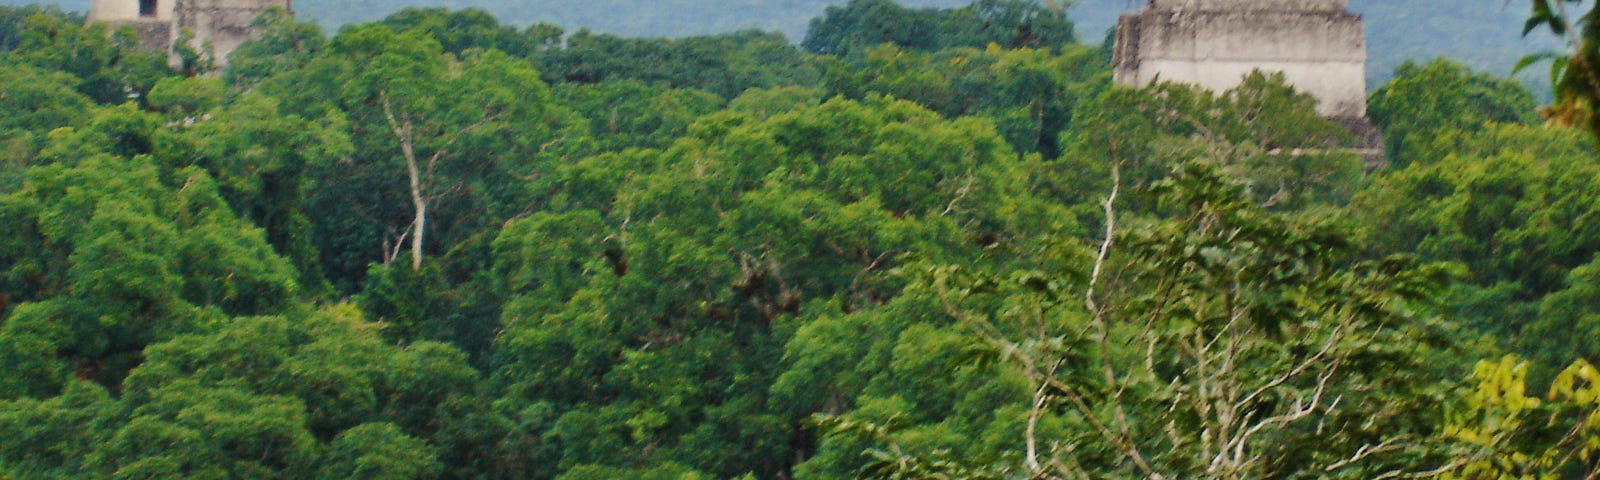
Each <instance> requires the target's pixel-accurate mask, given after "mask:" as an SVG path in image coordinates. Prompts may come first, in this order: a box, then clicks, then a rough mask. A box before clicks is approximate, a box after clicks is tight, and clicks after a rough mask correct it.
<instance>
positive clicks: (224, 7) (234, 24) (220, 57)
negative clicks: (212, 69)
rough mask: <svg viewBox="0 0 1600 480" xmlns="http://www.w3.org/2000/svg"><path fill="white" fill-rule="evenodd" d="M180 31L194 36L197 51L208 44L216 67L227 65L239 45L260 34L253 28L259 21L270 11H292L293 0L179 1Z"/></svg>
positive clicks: (177, 15)
mask: <svg viewBox="0 0 1600 480" xmlns="http://www.w3.org/2000/svg"><path fill="white" fill-rule="evenodd" d="M177 1H178V6H177V10H176V12H174V13H175V16H176V19H177V27H178V28H179V29H183V30H188V31H190V32H193V33H194V47H196V49H203V48H205V46H206V45H207V44H208V43H209V45H210V47H211V54H212V58H213V59H214V60H215V61H216V64H217V66H219V67H221V66H224V65H226V64H227V61H228V54H229V53H233V50H234V49H236V48H239V44H242V43H244V42H245V41H246V40H249V39H251V38H255V36H256V35H259V34H260V32H258V31H256V29H254V28H251V27H250V24H251V23H253V22H254V21H255V19H256V17H258V16H260V15H261V12H263V11H265V10H266V9H267V8H269V7H279V8H283V9H284V10H290V11H292V9H293V1H292V0H177Z"/></svg>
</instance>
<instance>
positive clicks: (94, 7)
mask: <svg viewBox="0 0 1600 480" xmlns="http://www.w3.org/2000/svg"><path fill="white" fill-rule="evenodd" d="M177 1H178V0H156V9H155V10H156V11H155V13H156V14H155V15H154V16H153V17H145V16H140V15H139V0H94V1H92V2H90V3H89V17H88V19H89V22H90V23H96V22H126V21H133V20H140V21H150V20H166V21H171V20H172V10H173V7H174V6H175V5H176V4H177Z"/></svg>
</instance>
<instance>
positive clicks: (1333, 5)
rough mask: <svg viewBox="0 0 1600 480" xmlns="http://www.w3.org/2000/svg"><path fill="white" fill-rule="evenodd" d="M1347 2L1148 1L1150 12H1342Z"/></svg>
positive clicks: (1339, 0) (1254, 0)
mask: <svg viewBox="0 0 1600 480" xmlns="http://www.w3.org/2000/svg"><path fill="white" fill-rule="evenodd" d="M1347 4H1348V2H1347V0H1150V9H1152V10H1231V11H1250V10H1287V11H1298V12H1307V11H1324V12H1341V13H1342V12H1344V10H1345V8H1346V7H1347V6H1348V5H1347Z"/></svg>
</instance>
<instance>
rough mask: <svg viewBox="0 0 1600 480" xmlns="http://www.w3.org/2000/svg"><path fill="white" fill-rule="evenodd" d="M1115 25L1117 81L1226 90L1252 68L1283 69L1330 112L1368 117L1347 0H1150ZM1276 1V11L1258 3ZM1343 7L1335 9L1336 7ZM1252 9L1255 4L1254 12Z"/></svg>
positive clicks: (1355, 23) (1359, 48)
mask: <svg viewBox="0 0 1600 480" xmlns="http://www.w3.org/2000/svg"><path fill="white" fill-rule="evenodd" d="M1150 5H1151V7H1150V8H1149V9H1147V10H1145V11H1144V12H1142V13H1139V14H1136V15H1129V16H1124V17H1123V18H1122V19H1120V21H1119V22H1118V23H1117V44H1116V50H1115V53H1114V57H1115V58H1114V63H1115V67H1116V80H1117V82H1118V83H1120V84H1123V85H1136V86H1142V85H1146V84H1149V83H1150V82H1152V81H1155V80H1156V79H1158V78H1159V79H1160V80H1162V81H1174V82H1182V83H1192V84H1197V85H1200V86H1202V87H1205V88H1208V89H1211V90H1214V91H1219V92H1220V91H1223V90H1227V89H1228V88H1231V87H1233V86H1234V85H1237V84H1238V83H1239V81H1240V80H1241V79H1243V77H1244V75H1246V74H1248V73H1250V72H1251V71H1252V70H1256V69H1260V70H1262V71H1267V72H1273V71H1276V72H1283V73H1284V76H1285V77H1286V78H1287V79H1288V81H1289V83H1291V84H1293V85H1294V86H1295V88H1297V89H1299V90H1301V91H1304V92H1307V93H1310V94H1312V95H1314V96H1316V97H1317V99H1318V100H1319V103H1318V107H1317V111H1318V113H1320V114H1322V115H1324V116H1328V117H1364V116H1366V89H1367V87H1366V60H1367V48H1366V39H1365V34H1364V32H1363V30H1362V25H1361V18H1360V17H1358V16H1355V15H1351V14H1349V13H1346V12H1345V11H1344V8H1343V5H1344V1H1343V0H1151V3H1150ZM1263 6H1276V7H1275V8H1256V7H1263ZM1335 7H1337V8H1335ZM1252 8H1254V9H1252Z"/></svg>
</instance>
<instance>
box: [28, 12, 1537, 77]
mask: <svg viewBox="0 0 1600 480" xmlns="http://www.w3.org/2000/svg"><path fill="white" fill-rule="evenodd" d="M845 1H846V0H516V1H511V0H338V1H335V0H301V1H298V2H295V3H296V7H297V10H298V11H299V14H300V16H301V18H305V19H311V20H315V21H317V22H319V23H321V24H322V25H323V26H325V27H328V28H329V30H333V29H334V28H333V26H335V25H341V24H344V23H348V22H360V21H370V20H376V19H379V18H382V17H383V16H385V15H388V14H389V13H392V12H394V11H395V10H398V9H400V8H403V7H406V6H419V5H420V6H432V7H447V8H467V7H477V8H482V9H485V10H488V11H489V12H490V13H493V14H494V15H495V16H496V17H497V18H499V19H500V20H501V21H502V22H505V23H511V24H517V25H524V24H530V23H535V22H549V23H554V24H557V25H561V26H563V27H566V28H567V29H568V30H569V31H575V30H577V29H579V28H589V29H592V30H596V31H600V32H607V33H616V34H621V35H626V36H686V35H698V34H707V33H717V32H726V31H732V30H739V29H747V28H756V29H761V30H777V31H781V32H784V34H786V35H788V36H789V38H790V39H791V40H792V41H795V42H799V41H800V39H801V38H803V37H804V35H805V29H806V25H807V24H808V23H809V21H810V20H811V19H812V18H815V17H817V16H819V15H821V14H822V11H823V9H824V8H826V7H827V6H828V5H833V4H842V3H845ZM26 3H34V2H30V1H29V0H0V5H5V4H9V5H18V4H26ZM45 3H56V4H58V5H60V6H61V7H62V8H65V9H68V10H85V9H87V8H88V4H89V2H88V0H57V1H54V2H45ZM903 3H905V4H907V5H914V6H932V7H953V6H960V5H964V4H966V3H968V0H904V2H903ZM1143 3H1144V2H1143V1H1142V0H1079V5H1077V6H1075V7H1073V18H1074V19H1076V20H1077V21H1078V22H1079V25H1080V29H1079V31H1080V37H1081V38H1082V39H1083V40H1084V41H1086V42H1098V41H1100V40H1101V39H1103V38H1105V37H1104V35H1105V32H1106V30H1107V29H1108V28H1110V26H1111V25H1112V24H1113V23H1115V21H1116V16H1117V15H1118V14H1120V13H1122V12H1125V11H1128V10H1132V9H1137V8H1138V7H1139V6H1140V5H1142V4H1143ZM1350 3H1351V9H1352V10H1354V11H1356V12H1357V13H1360V14H1362V15H1363V16H1364V17H1365V18H1366V20H1367V36H1368V39H1369V42H1368V43H1369V48H1370V50H1371V62H1370V69H1369V70H1370V77H1371V79H1372V81H1373V82H1374V84H1376V83H1377V82H1379V81H1382V80H1384V79H1387V78H1388V76H1389V74H1390V72H1392V71H1393V70H1394V67H1395V66H1398V65H1399V64H1400V63H1401V62H1404V61H1405V60H1407V59H1429V58H1432V57H1437V56H1445V57H1449V58H1452V59H1456V60H1458V61H1461V62H1462V63H1466V64H1468V65H1471V66H1472V67H1473V68H1475V69H1479V70H1485V71H1490V72H1495V73H1502V74H1503V73H1505V72H1507V71H1509V70H1510V68H1511V66H1512V65H1514V64H1515V63H1516V61H1517V59H1518V58H1520V57H1521V56H1522V55H1525V54H1526V53H1528V52H1532V51H1538V50H1546V49H1549V48H1553V47H1554V46H1555V44H1554V42H1553V41H1550V39H1548V38H1546V37H1543V36H1541V37H1539V38H1538V39H1536V41H1525V40H1523V39H1522V38H1521V36H1520V35H1519V33H1520V27H1521V23H1522V19H1523V17H1524V15H1525V13H1524V12H1525V10H1526V7H1525V3H1526V2H1525V0H1510V2H1509V4H1508V3H1507V0H1403V1H1397V0H1350Z"/></svg>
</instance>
